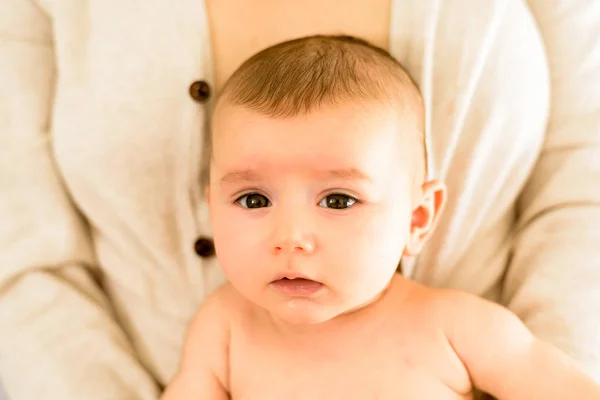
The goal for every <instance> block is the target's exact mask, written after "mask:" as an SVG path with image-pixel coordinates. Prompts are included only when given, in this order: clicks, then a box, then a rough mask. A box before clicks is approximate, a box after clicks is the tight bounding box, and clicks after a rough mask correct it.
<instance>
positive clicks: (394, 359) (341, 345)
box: [229, 330, 471, 400]
mask: <svg viewBox="0 0 600 400" xmlns="http://www.w3.org/2000/svg"><path fill="white" fill-rule="evenodd" d="M371 333H372V332H371ZM411 336H412V338H411ZM229 363H230V365H229V380H230V382H229V386H230V392H231V395H232V399H233V400H271V399H272V400H280V399H286V400H304V399H310V400H320V399H328V400H329V399H348V400H352V399H357V400H359V399H360V400H369V399H377V400H388V399H389V400H397V399H439V400H445V399H469V398H471V397H470V395H465V394H460V393H465V391H467V392H468V389H469V384H468V377H467V376H466V375H465V373H464V370H461V368H462V366H461V365H459V364H460V363H456V362H455V355H454V354H453V353H452V350H451V348H450V347H449V345H448V344H447V343H446V342H445V341H444V340H443V338H441V337H437V335H436V334H434V333H431V332H429V333H428V334H426V335H420V334H419V332H418V331H416V330H415V331H414V332H412V334H411V335H408V332H406V333H404V334H402V333H400V334H399V333H397V332H377V334H375V335H373V334H371V335H369V336H363V335H361V334H360V333H358V334H356V335H353V334H349V333H346V334H342V335H337V337H331V338H326V337H320V338H319V340H310V341H302V340H297V341H294V340H289V341H285V340H277V339H275V338H274V336H272V335H269V334H264V333H261V332H245V334H244V335H239V336H237V335H233V336H232V340H231V343H230V359H229ZM459 392H460V393H459Z"/></svg>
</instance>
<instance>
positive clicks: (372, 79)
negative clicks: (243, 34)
mask: <svg viewBox="0 0 600 400" xmlns="http://www.w3.org/2000/svg"><path fill="white" fill-rule="evenodd" d="M221 102H225V103H227V104H230V105H233V106H241V107H244V108H246V109H248V110H251V111H255V112H258V113H261V114H263V115H266V116H269V117H273V118H291V117H294V116H297V115H301V114H308V113H310V112H313V111H318V109H319V108H320V107H323V106H331V105H334V106H335V105H338V104H345V103H352V102H353V103H359V104H363V103H364V104H365V105H367V106H368V105H371V104H385V105H389V106H391V108H392V109H394V110H397V111H398V115H399V116H401V117H403V116H407V118H404V119H405V120H407V121H411V123H412V124H413V125H412V126H413V127H414V128H415V130H416V134H417V135H419V137H418V140H419V142H420V144H421V148H422V152H421V153H420V154H419V157H418V158H421V155H422V157H423V158H422V161H421V163H422V165H423V166H424V168H422V169H421V171H422V172H424V174H425V175H426V164H427V163H426V159H427V158H426V157H427V153H426V151H427V150H426V146H425V137H424V135H425V134H424V107H423V101H422V98H421V95H420V93H419V89H418V88H417V85H416V84H415V82H414V81H413V80H412V79H411V77H410V76H409V75H408V73H407V72H406V71H405V70H404V68H403V67H402V65H401V64H400V63H399V62H398V61H397V60H396V59H394V58H393V57H392V56H391V55H390V54H389V53H388V52H387V51H385V50H384V49H381V48H379V47H376V46H374V45H372V44H370V43H368V42H367V41H365V40H362V39H359V38H355V37H352V36H335V35H333V36H329V35H328V36H325V35H315V36H308V37H303V38H299V39H294V40H289V41H286V42H282V43H279V44H276V45H274V46H271V47H268V48H266V49H264V50H262V51H261V52H259V53H257V54H255V55H254V56H252V57H251V58H249V59H248V60H247V61H245V62H244V63H243V64H242V65H241V66H240V67H239V68H238V69H237V70H236V71H235V72H234V73H233V75H232V76H231V77H230V78H229V80H228V81H227V83H226V84H225V86H224V87H223V90H222V93H221V94H220V96H219V99H218V100H217V107H218V106H219V103H221ZM412 134H415V133H412Z"/></svg>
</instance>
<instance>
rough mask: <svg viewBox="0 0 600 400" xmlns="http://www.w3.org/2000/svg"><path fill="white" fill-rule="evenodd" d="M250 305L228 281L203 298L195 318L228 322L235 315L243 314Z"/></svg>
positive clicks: (234, 317) (233, 318)
mask: <svg viewBox="0 0 600 400" xmlns="http://www.w3.org/2000/svg"><path fill="white" fill-rule="evenodd" d="M250 307H251V304H250V302H249V301H248V300H247V299H246V298H244V297H243V296H242V295H241V294H240V293H239V292H238V291H237V290H235V288H234V287H233V286H232V285H231V284H230V283H225V284H224V285H222V286H220V287H219V288H217V289H215V290H214V291H213V292H212V293H211V294H210V295H209V296H208V297H207V298H206V299H205V301H204V303H203V304H202V306H201V307H200V309H199V310H198V314H197V315H196V319H202V320H204V321H207V320H211V321H213V322H222V323H230V322H231V321H233V320H235V319H236V317H238V316H240V315H244V314H245V313H246V311H247V310H248V309H249V308H250Z"/></svg>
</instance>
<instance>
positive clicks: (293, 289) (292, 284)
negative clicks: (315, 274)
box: [270, 277, 324, 297]
mask: <svg viewBox="0 0 600 400" xmlns="http://www.w3.org/2000/svg"><path fill="white" fill-rule="evenodd" d="M270 286H271V287H272V288H273V289H274V290H276V291H277V292H279V293H281V294H284V295H287V296H292V297H310V296H313V295H315V294H317V293H318V292H319V291H320V290H321V289H322V288H323V286H324V285H323V284H322V283H321V282H317V281H313V280H311V279H307V278H301V277H298V278H288V277H283V278H280V279H277V280H274V281H273V282H271V284H270Z"/></svg>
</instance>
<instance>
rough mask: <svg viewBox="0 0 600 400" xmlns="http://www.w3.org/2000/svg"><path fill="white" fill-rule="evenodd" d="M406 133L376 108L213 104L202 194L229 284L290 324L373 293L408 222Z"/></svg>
mask: <svg viewBox="0 0 600 400" xmlns="http://www.w3.org/2000/svg"><path fill="white" fill-rule="evenodd" d="M404 129H405V130H406V128H404ZM411 135H413V136H414V135H416V134H415V132H403V127H402V126H401V123H400V121H399V120H398V117H397V116H396V115H394V114H393V113H391V112H389V111H387V110H385V109H383V108H377V107H373V108H372V109H369V108H368V107H365V106H357V105H345V106H337V107H335V108H334V107H331V108H326V109H322V110H318V111H314V112H312V113H310V114H309V115H306V116H298V117H293V118H280V119H275V118H271V117H266V116H263V115H260V114H258V113H255V112H252V111H249V110H246V109H242V108H239V107H232V106H228V105H223V106H221V107H220V108H219V110H218V111H217V113H216V114H215V116H214V120H213V159H212V164H211V179H210V187H209V201H210V210H211V214H210V215H211V222H212V227H213V233H214V239H215V244H216V249H217V256H218V258H219V261H220V264H221V266H222V268H223V270H224V272H225V274H226V275H227V277H228V279H229V281H230V282H231V284H232V285H233V286H234V287H235V288H236V289H237V290H238V291H239V292H241V293H242V294H243V295H244V296H246V297H247V298H248V299H250V300H251V301H253V302H254V303H256V304H258V305H260V306H262V307H264V308H265V309H266V310H268V311H269V312H270V313H271V314H272V315H273V316H274V317H276V318H279V319H281V320H284V321H286V322H290V323H318V322H323V321H326V320H328V319H331V318H333V317H335V316H337V315H340V314H343V313H344V312H347V311H350V310H352V309H356V308H358V307H360V306H361V305H364V304H367V303H369V302H370V301H372V300H373V299H374V298H376V297H377V296H378V294H380V293H381V291H382V290H384V289H385V287H386V285H387V284H388V283H389V281H390V279H391V277H392V275H393V274H394V272H395V270H396V267H397V265H398V261H399V260H400V257H401V255H402V251H403V248H404V245H405V242H406V240H407V237H408V234H409V230H410V223H411V211H412V207H411V190H412V189H413V173H412V168H411V167H410V162H409V161H408V160H409V159H411V157H409V154H410V151H420V150H415V149H414V147H415V145H414V143H415V141H414V140H413V141H411V140H410V139H407V137H409V136H411ZM409 146H410V147H412V149H408V148H407V147H409ZM412 158H414V157H412ZM286 278H287V279H286ZM294 278H297V279H294ZM301 278H303V279H301Z"/></svg>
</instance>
